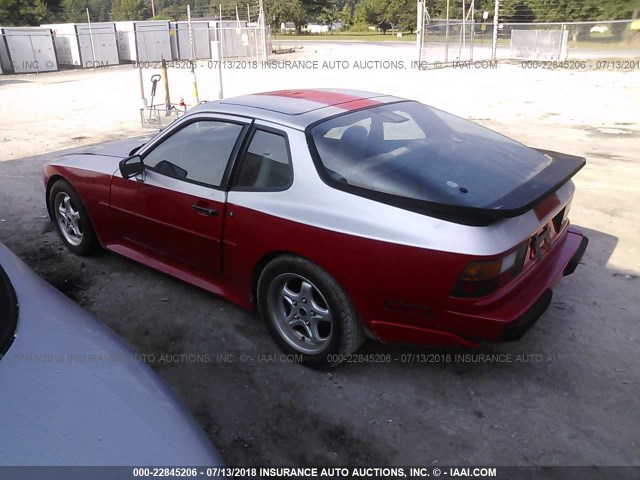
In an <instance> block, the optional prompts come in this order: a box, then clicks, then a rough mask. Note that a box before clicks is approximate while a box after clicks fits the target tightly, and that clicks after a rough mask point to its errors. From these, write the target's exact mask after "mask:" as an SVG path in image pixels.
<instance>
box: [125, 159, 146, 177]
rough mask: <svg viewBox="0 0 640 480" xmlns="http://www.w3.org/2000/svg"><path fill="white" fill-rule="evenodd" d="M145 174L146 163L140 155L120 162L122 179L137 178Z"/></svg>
mask: <svg viewBox="0 0 640 480" xmlns="http://www.w3.org/2000/svg"><path fill="white" fill-rule="evenodd" d="M143 172H144V163H142V159H141V158H140V156H139V155H134V156H132V157H127V158H125V159H123V160H121V161H120V173H121V174H122V178H131V177H135V176H136V175H138V174H141V173H143Z"/></svg>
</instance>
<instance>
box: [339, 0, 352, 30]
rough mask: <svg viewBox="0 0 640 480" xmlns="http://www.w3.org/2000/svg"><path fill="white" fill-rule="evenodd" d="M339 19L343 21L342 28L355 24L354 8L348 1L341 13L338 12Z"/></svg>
mask: <svg viewBox="0 0 640 480" xmlns="http://www.w3.org/2000/svg"><path fill="white" fill-rule="evenodd" d="M338 20H340V22H342V28H343V29H346V28H350V27H351V26H352V25H353V8H352V7H351V5H349V4H348V3H345V4H344V7H342V10H341V11H340V13H338Z"/></svg>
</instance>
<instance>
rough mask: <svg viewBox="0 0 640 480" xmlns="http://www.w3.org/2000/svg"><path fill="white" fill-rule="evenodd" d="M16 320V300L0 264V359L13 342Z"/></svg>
mask: <svg viewBox="0 0 640 480" xmlns="http://www.w3.org/2000/svg"><path fill="white" fill-rule="evenodd" d="M17 320H18V302H17V300H16V294H15V292H14V290H13V287H12V286H11V282H9V277H8V276H7V274H6V273H5V272H4V270H3V269H2V266H0V360H1V359H2V356H3V355H4V354H5V353H6V352H7V350H8V349H9V346H10V345H11V343H12V342H13V336H14V333H15V331H16V322H17Z"/></svg>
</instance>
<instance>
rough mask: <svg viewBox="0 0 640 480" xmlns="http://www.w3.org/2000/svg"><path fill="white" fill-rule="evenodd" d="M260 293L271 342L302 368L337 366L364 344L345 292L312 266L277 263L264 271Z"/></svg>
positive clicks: (294, 260)
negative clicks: (293, 358)
mask: <svg viewBox="0 0 640 480" xmlns="http://www.w3.org/2000/svg"><path fill="white" fill-rule="evenodd" d="M257 293H258V309H259V312H260V316H261V317H262V319H263V320H264V321H265V323H266V324H267V327H268V329H269V332H270V333H271V336H272V337H273V338H274V340H275V341H276V343H277V344H278V345H279V346H280V348H281V349H282V350H283V351H284V352H285V353H288V354H293V355H295V356H296V358H300V359H301V362H302V363H305V364H308V365H315V366H319V367H323V366H325V367H326V366H333V365H337V364H338V363H340V362H341V361H342V360H343V359H344V358H345V357H346V356H347V355H350V354H352V353H353V352H355V351H356V350H357V349H358V348H359V347H360V346H361V345H362V343H363V342H364V340H365V335H364V332H363V330H362V327H361V326H360V323H359V321H358V318H357V315H356V311H355V309H354V307H353V305H352V304H351V301H350V300H349V298H348V297H347V295H346V293H345V292H344V290H342V288H341V287H340V286H339V285H338V283H337V282H336V280H335V279H334V278H333V277H332V276H331V275H329V274H328V273H327V272H326V271H324V270H323V269H322V268H320V267H319V266H317V265H315V264H313V263H311V262H310V261H308V260H305V259H303V258H299V257H294V256H289V255H286V256H282V257H278V258H276V259H275V260H273V261H272V262H271V263H269V264H268V265H267V266H266V267H265V269H264V270H263V271H262V274H261V275H260V279H259V280H258V292H257Z"/></svg>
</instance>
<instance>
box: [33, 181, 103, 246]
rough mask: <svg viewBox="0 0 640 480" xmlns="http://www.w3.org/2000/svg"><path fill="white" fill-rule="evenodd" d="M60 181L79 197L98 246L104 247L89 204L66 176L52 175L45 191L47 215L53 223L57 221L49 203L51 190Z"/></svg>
mask: <svg viewBox="0 0 640 480" xmlns="http://www.w3.org/2000/svg"><path fill="white" fill-rule="evenodd" d="M59 180H62V181H64V182H66V183H67V185H69V188H71V190H73V192H74V193H75V194H76V195H77V196H78V198H79V199H80V201H81V202H82V205H83V207H84V211H85V212H86V213H87V216H88V217H89V222H90V223H91V228H92V229H93V231H94V233H95V236H96V239H97V240H98V244H100V245H102V241H101V240H100V235H98V232H97V230H96V227H95V222H94V221H93V218H92V217H91V212H90V211H89V209H88V208H87V204H86V202H85V201H84V199H83V198H82V195H80V192H78V190H77V189H76V188H75V187H74V186H73V184H72V183H71V182H70V181H69V179H68V178H66V177H65V176H64V175H61V174H59V173H55V174H53V175H51V177H50V178H49V180H48V181H47V188H46V191H45V201H46V205H47V213H48V214H49V218H50V219H51V221H52V222H53V221H55V219H54V218H53V212H52V211H51V202H50V201H49V197H50V194H51V189H52V188H53V186H54V185H55V184H56V182H58V181H59Z"/></svg>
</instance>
